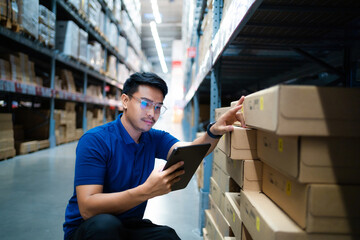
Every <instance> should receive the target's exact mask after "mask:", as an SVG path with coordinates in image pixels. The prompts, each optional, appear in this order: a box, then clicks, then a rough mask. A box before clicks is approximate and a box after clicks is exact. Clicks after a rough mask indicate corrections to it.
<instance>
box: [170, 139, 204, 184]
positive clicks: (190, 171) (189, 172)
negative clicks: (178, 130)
mask: <svg viewBox="0 0 360 240" xmlns="http://www.w3.org/2000/svg"><path fill="white" fill-rule="evenodd" d="M210 146H211V144H210V143H206V144H197V145H190V146H181V147H176V148H175V149H174V150H173V151H172V153H171V155H170V157H169V160H168V161H167V163H166V164H165V166H164V169H163V170H166V169H168V168H169V167H171V166H172V165H174V164H175V163H177V162H180V161H184V165H182V166H181V167H180V168H178V169H177V170H183V169H185V173H184V174H183V175H181V176H180V181H179V182H176V183H174V184H173V185H172V186H171V191H175V190H180V189H183V188H185V187H186V186H187V185H188V183H189V182H190V180H191V178H192V176H193V175H194V173H195V171H196V169H197V168H198V166H199V165H200V163H201V161H202V160H203V158H204V157H205V155H206V153H207V151H208V150H209V148H210Z"/></svg>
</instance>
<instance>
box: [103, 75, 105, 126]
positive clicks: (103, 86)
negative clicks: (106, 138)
mask: <svg viewBox="0 0 360 240" xmlns="http://www.w3.org/2000/svg"><path fill="white" fill-rule="evenodd" d="M105 87H106V82H105V81H104V82H103V99H105V97H106V91H105ZM103 123H104V124H105V123H106V105H104V106H103Z"/></svg>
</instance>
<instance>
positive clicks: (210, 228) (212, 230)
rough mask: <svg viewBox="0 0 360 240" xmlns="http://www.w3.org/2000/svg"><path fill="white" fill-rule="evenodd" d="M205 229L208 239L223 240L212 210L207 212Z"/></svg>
mask: <svg viewBox="0 0 360 240" xmlns="http://www.w3.org/2000/svg"><path fill="white" fill-rule="evenodd" d="M205 228H206V230H207V236H208V239H211V240H223V236H222V235H221V232H220V230H219V228H218V226H217V225H216V222H215V219H214V218H213V216H212V215H211V212H210V210H205Z"/></svg>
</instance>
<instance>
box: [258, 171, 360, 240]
mask: <svg viewBox="0 0 360 240" xmlns="http://www.w3.org/2000/svg"><path fill="white" fill-rule="evenodd" d="M263 174H264V176H263V191H264V193H265V194H266V195H267V196H269V198H271V199H272V200H273V201H274V202H275V203H276V204H277V205H278V206H279V207H280V208H282V209H283V210H284V211H285V212H286V213H287V214H288V215H289V216H290V217H291V218H292V219H293V220H294V221H295V222H296V223H297V224H299V225H300V226H301V227H302V228H303V229H305V231H306V232H310V233H337V234H350V233H356V234H359V233H360V209H359V207H358V205H359V202H360V186H358V185H335V184H302V183H298V182H296V181H293V180H292V179H290V178H288V177H286V176H284V175H282V174H281V173H279V172H278V171H276V170H275V169H272V168H270V167H269V166H267V165H266V164H264V170H263Z"/></svg>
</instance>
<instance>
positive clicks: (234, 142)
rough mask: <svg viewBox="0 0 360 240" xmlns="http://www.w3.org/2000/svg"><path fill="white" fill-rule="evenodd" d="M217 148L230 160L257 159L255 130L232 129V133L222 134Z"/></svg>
mask: <svg viewBox="0 0 360 240" xmlns="http://www.w3.org/2000/svg"><path fill="white" fill-rule="evenodd" d="M217 146H218V148H219V149H220V150H221V151H223V152H224V153H225V154H226V155H227V156H228V157H230V158H232V159H257V158H258V156H257V150H256V130H255V129H249V128H242V127H234V131H232V132H230V133H226V134H224V135H223V136H222V137H221V139H220V141H219V143H218V145H217Z"/></svg>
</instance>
